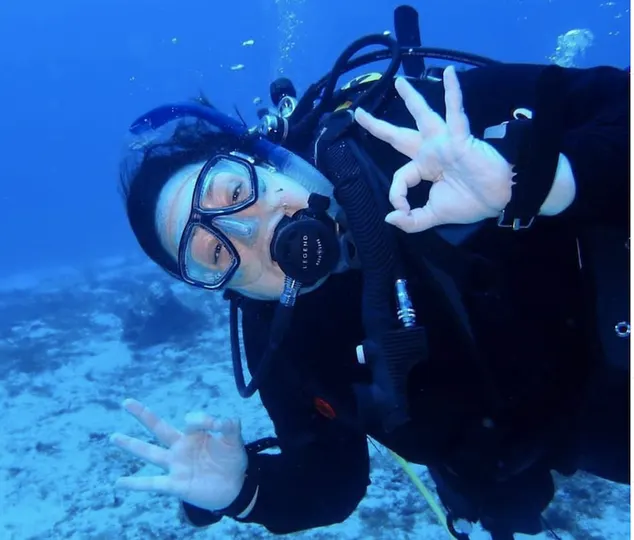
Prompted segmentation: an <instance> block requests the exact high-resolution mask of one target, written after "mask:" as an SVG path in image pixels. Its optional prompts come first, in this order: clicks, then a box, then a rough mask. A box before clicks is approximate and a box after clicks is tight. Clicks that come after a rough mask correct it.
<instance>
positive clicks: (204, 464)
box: [110, 399, 248, 511]
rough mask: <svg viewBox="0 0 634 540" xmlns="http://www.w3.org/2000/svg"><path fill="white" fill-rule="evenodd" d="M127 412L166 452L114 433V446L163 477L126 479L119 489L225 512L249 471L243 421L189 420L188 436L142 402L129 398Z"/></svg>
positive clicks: (201, 417) (198, 416)
mask: <svg viewBox="0 0 634 540" xmlns="http://www.w3.org/2000/svg"><path fill="white" fill-rule="evenodd" d="M123 408H124V409H125V410H126V411H127V412H129V413H130V414H131V415H132V416H134V417H135V418H136V419H137V420H138V421H139V422H140V423H141V424H143V426H145V427H146V428H147V429H148V430H149V431H150V432H151V433H152V434H153V435H154V436H155V437H156V439H157V440H158V442H159V443H161V444H162V445H163V446H164V447H165V448H162V447H160V446H157V445H154V444H149V443H146V442H144V441H141V440H139V439H135V438H133V437H128V436H127V435H122V434H120V433H115V434H113V435H112V436H111V437H110V440H111V442H112V443H113V444H115V445H116V446H118V447H119V448H122V449H123V450H126V451H128V452H130V453H131V454H132V455H134V456H136V457H138V458H141V459H142V460H144V461H146V462H148V463H152V464H153V465H157V466H158V467H161V468H162V469H163V470H164V471H166V472H167V474H165V475H162V476H149V477H141V476H124V477H122V478H119V479H118V480H117V482H116V487H119V488H123V489H129V490H132V491H149V492H154V493H166V494H169V495H174V496H175V497H178V498H180V499H181V500H183V501H185V502H187V503H189V504H192V505H194V506H197V507H198V508H203V509H205V510H211V511H215V510H222V509H223V508H226V507H227V506H229V505H230V504H231V503H232V502H233V501H234V500H235V499H236V497H237V496H238V494H239V493H240V490H241V489H242V484H243V483H244V478H245V472H246V469H247V460H248V458H247V453H246V450H245V448H244V441H243V440H242V433H241V428H240V421H239V420H229V419H217V418H212V417H211V416H208V415H206V414H204V413H190V414H188V415H187V416H186V417H185V424H186V427H185V430H184V432H181V431H178V430H177V429H175V428H174V427H172V426H170V425H169V424H167V422H165V421H164V420H163V419H161V418H159V417H158V416H156V415H155V414H154V413H153V412H152V411H150V410H149V409H148V408H147V407H145V406H144V405H143V404H142V403H140V402H138V401H136V400H133V399H128V400H126V401H124V402H123Z"/></svg>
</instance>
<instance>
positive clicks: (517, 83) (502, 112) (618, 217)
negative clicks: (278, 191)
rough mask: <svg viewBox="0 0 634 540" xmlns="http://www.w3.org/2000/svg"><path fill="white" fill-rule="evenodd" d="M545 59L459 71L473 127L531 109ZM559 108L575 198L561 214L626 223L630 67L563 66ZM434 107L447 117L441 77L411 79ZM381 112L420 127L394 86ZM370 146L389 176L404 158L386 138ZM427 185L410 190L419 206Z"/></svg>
mask: <svg viewBox="0 0 634 540" xmlns="http://www.w3.org/2000/svg"><path fill="white" fill-rule="evenodd" d="M545 67H546V66H545V65H537V64H497V65H493V66H488V67H484V68H475V69H470V70H467V71H465V72H461V73H459V74H458V76H459V79H460V85H461V88H462V93H463V99H464V108H465V112H466V114H467V117H468V118H469V123H470V126H471V131H472V133H473V135H474V136H475V137H478V138H482V137H483V135H484V130H485V129H486V128H487V127H490V126H496V125H498V124H501V123H502V122H506V121H509V120H512V119H513V117H512V113H513V111H514V110H516V109H520V108H527V109H529V110H534V108H535V104H536V88H537V82H538V80H539V77H540V75H541V73H542V71H543V70H544V68H545ZM563 79H564V84H563V85H562V87H561V88H560V89H559V91H560V92H562V93H563V99H562V101H563V102H564V103H565V108H564V110H563V111H562V115H563V128H564V137H563V144H562V147H561V150H560V152H561V153H562V154H563V155H565V156H566V157H567V158H568V160H569V161H570V164H571V167H572V171H573V174H574V178H575V185H576V188H577V189H576V197H575V199H574V202H573V204H572V205H571V206H570V207H569V208H568V209H567V210H566V211H565V212H563V213H562V214H561V217H562V218H570V219H572V220H575V221H579V222H582V221H591V222H602V223H614V222H617V223H624V222H628V223H629V173H630V169H629V151H630V134H629V118H630V98H629V95H630V74H629V72H626V71H623V70H620V69H617V68H613V67H596V68H589V69H575V68H568V69H565V70H564V77H563ZM413 84H414V86H415V88H416V89H417V90H418V91H419V92H420V93H421V94H422V95H423V96H424V97H425V99H426V100H427V102H428V103H429V105H430V106H431V108H432V109H434V110H435V111H437V112H438V113H439V114H440V115H441V116H443V118H444V116H445V103H444V91H443V86H442V83H437V82H431V81H427V80H420V81H413ZM379 112H380V114H379V116H380V117H381V118H383V119H384V120H387V121H388V122H391V123H393V124H396V125H398V126H404V127H411V128H413V129H416V125H415V122H414V120H413V118H412V117H411V115H410V114H409V112H408V111H407V109H406V107H405V105H404V104H403V102H402V100H401V99H400V98H399V97H398V95H397V93H396V91H395V90H392V91H391V96H390V99H388V100H387V102H386V106H385V108H384V109H383V110H382V111H379ZM365 141H366V142H365V145H366V147H367V149H368V151H369V153H370V155H373V156H381V160H380V161H381V163H380V166H382V167H383V169H384V172H385V173H386V174H387V175H388V176H391V175H392V174H394V172H395V171H396V170H397V169H398V168H399V167H401V166H402V165H404V164H405V163H407V161H408V158H406V157H405V156H403V155H400V154H399V153H398V152H396V151H395V150H393V149H391V148H390V147H389V145H387V144H386V143H383V142H381V141H378V140H377V139H375V138H373V137H370V136H366V137H365ZM429 187H430V184H429V183H428V182H421V183H420V184H419V185H418V186H416V187H415V188H413V189H412V190H411V191H410V194H409V195H408V196H409V197H411V200H412V201H413V204H415V205H416V206H419V205H422V204H424V202H425V201H426V200H427V196H428V193H429Z"/></svg>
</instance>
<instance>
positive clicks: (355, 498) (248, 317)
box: [190, 292, 370, 534]
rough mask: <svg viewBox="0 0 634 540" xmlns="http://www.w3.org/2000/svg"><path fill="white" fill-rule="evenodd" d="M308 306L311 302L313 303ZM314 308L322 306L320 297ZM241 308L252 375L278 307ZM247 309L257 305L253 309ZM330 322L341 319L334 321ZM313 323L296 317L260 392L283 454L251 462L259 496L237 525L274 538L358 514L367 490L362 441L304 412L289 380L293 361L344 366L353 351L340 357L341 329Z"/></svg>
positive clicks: (341, 427) (309, 408)
mask: <svg viewBox="0 0 634 540" xmlns="http://www.w3.org/2000/svg"><path fill="white" fill-rule="evenodd" d="M321 294H322V293H321V292H316V293H311V294H310V295H307V296H308V297H312V296H320V295H321ZM309 301H310V302H311V304H312V302H313V301H311V300H309ZM316 302H317V304H319V303H320V302H319V299H316ZM244 304H245V307H244V309H243V310H242V328H243V339H244V347H245V352H246V355H247V363H248V366H249V371H250V372H251V373H254V372H255V371H256V367H257V366H258V364H259V361H260V359H261V358H262V355H263V353H264V350H265V348H266V346H267V344H268V333H269V332H268V330H269V327H270V321H271V317H272V313H273V307H272V306H270V305H266V304H264V303H262V302H249V301H245V303H244ZM258 304H259V306H258ZM249 305H252V306H253V305H255V306H256V307H255V308H253V309H251V308H249ZM312 307H315V309H317V306H312V305H311V306H309V309H307V310H305V312H306V313H310V312H313V313H322V311H321V310H317V311H313V309H312ZM296 309H297V308H296ZM333 318H336V317H330V318H329V319H333ZM315 322H316V321H314V320H312V321H311V320H306V319H305V318H304V317H301V314H299V315H298V316H294V317H293V323H292V326H291V329H290V331H289V334H290V335H289V336H288V337H287V339H286V340H285V348H283V349H282V350H280V351H279V354H276V355H275V358H273V361H272V364H271V368H270V372H269V375H268V376H267V377H266V378H265V381H263V382H262V383H261V384H260V389H259V392H260V398H261V399H262V402H263V404H264V407H265V408H266V410H267V412H268V414H269V416H270V418H271V420H272V421H273V424H274V426H275V433H276V436H277V439H278V442H279V447H280V452H279V453H277V454H266V453H262V454H256V455H254V456H253V459H256V460H257V463H256V465H257V467H258V468H259V479H260V482H259V493H258V498H257V502H256V504H255V506H254V508H253V510H252V511H251V513H250V514H249V515H248V516H247V518H246V519H239V520H238V521H242V522H247V523H259V524H261V525H263V526H264V527H266V528H267V529H268V530H269V531H270V532H272V533H274V534H286V533H292V532H297V531H301V530H304V529H310V528H314V527H322V526H327V525H332V524H334V523H341V522H343V521H344V520H345V519H347V518H348V516H350V514H351V513H352V512H353V511H354V510H355V509H356V507H357V505H358V504H359V502H360V501H361V500H362V499H363V497H364V496H365V493H366V489H367V486H368V485H369V474H370V470H369V469H370V465H369V454H368V445H367V440H366V437H365V435H364V434H362V433H359V432H357V431H354V430H352V429H350V428H348V427H346V426H344V425H343V424H341V423H339V422H337V421H332V420H329V419H327V418H325V417H324V416H321V415H320V414H318V413H317V412H316V410H315V408H313V407H312V406H307V401H305V400H303V399H302V397H305V396H300V395H298V391H300V394H301V389H299V388H298V387H297V384H296V383H297V380H295V379H293V378H292V377H289V374H293V373H295V372H294V370H292V369H290V367H291V366H290V364H291V363H292V362H303V363H307V364H311V363H312V364H314V365H324V364H326V365H331V366H333V367H336V366H337V365H338V363H339V361H340V360H341V359H340V358H338V356H341V354H344V353H347V352H348V351H341V349H339V348H338V347H336V346H334V344H333V343H332V341H331V338H332V336H333V335H334V334H332V333H331V332H335V331H337V332H339V331H340V330H336V328H335V327H336V326H337V324H327V322H326V323H325V324H322V325H321V327H320V328H319V331H317V330H316V325H315ZM328 322H331V321H330V320H328ZM336 322H337V323H339V322H340V321H338V320H337V321H336ZM340 328H341V327H340ZM329 341H330V345H331V347H329V348H328V349H324V342H329ZM325 351H328V355H327V356H325V355H326V352H325ZM311 356H314V358H311ZM318 356H319V357H318ZM326 359H327V361H325V360H326ZM320 361H321V362H320ZM315 362H317V364H315ZM322 375H323V373H322ZM245 378H246V379H247V380H248V378H249V377H248V376H245ZM311 402H312V400H311ZM201 512H203V513H206V512H204V511H200V509H196V514H197V516H198V519H197V521H198V523H197V524H198V525H205V524H210V523H214V522H215V521H218V519H217V518H214V514H212V513H211V512H207V514H209V519H205V518H204V516H201V515H200V514H201ZM190 514H191V511H190Z"/></svg>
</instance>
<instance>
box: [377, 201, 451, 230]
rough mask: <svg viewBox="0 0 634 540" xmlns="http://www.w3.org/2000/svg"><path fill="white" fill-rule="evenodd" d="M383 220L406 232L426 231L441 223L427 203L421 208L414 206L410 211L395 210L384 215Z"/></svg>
mask: <svg viewBox="0 0 634 540" xmlns="http://www.w3.org/2000/svg"><path fill="white" fill-rule="evenodd" d="M385 221H386V222H387V223H389V224H390V225H394V226H395V227H398V228H399V229H401V230H402V231H405V232H406V233H417V232H421V231H426V230H427V229H431V228H432V227H435V226H436V225H441V224H442V222H441V221H440V220H439V219H438V218H437V217H436V215H435V214H434V213H433V212H432V211H431V209H430V208H429V206H427V205H426V206H424V207H423V208H414V210H412V211H411V212H403V211H401V210H395V211H394V212H390V213H389V214H388V215H387V216H386V217H385Z"/></svg>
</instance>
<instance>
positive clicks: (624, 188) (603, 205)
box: [561, 67, 630, 224]
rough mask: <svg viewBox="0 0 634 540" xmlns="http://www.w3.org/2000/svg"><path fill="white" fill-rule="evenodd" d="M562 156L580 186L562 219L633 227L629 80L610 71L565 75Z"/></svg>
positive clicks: (616, 70)
mask: <svg viewBox="0 0 634 540" xmlns="http://www.w3.org/2000/svg"><path fill="white" fill-rule="evenodd" d="M566 74H567V78H568V81H567V82H568V85H567V92H566V102H567V103H568V110H567V111H566V116H565V120H566V132H565V135H564V140H563V146H562V149H561V153H562V154H564V155H565V156H566V157H567V158H568V159H569V161H570V164H571V166H572V171H573V174H574V178H575V184H576V189H577V191H576V196H575V199H574V201H573V204H572V205H571V206H570V207H569V208H568V209H567V210H566V211H565V212H564V213H563V214H562V215H563V216H570V217H574V218H577V219H579V220H582V221H590V222H600V223H604V224H608V223H612V224H625V223H629V201H630V197H629V192H630V165H629V159H630V126H629V122H630V75H629V73H627V72H625V71H622V70H619V69H616V68H610V67H598V68H592V69H585V70H582V69H570V70H567V73H566Z"/></svg>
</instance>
